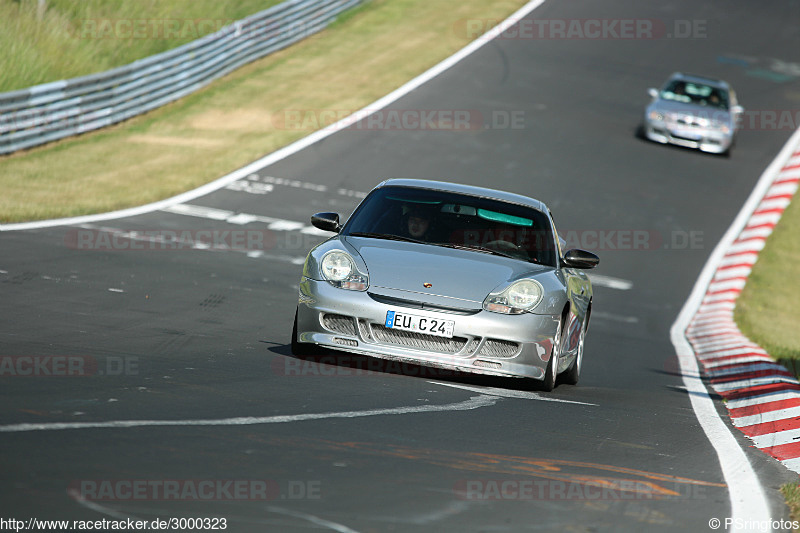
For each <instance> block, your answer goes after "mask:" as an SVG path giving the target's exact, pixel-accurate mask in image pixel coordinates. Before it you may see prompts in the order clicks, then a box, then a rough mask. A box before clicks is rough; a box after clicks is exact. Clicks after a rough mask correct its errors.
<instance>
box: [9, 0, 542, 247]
mask: <svg viewBox="0 0 800 533" xmlns="http://www.w3.org/2000/svg"><path fill="white" fill-rule="evenodd" d="M543 3H544V0H531V1H530V2H528V3H527V4H525V5H524V6H522V7H521V8H520V9H518V10H517V11H516V12H515V13H513V14H512V15H511V16H509V17H508V18H507V19H505V20H504V21H503V22H501V23H500V24H498V25H497V26H495V27H494V28H492V31H491V36H489V35H485V36H482V37H481V38H479V39H475V40H474V41H472V42H471V43H469V44H468V45H466V46H465V47H464V48H462V49H461V50H459V51H458V52H456V53H455V54H453V55H451V56H450V57H448V58H446V59H444V60H443V61H441V62H439V63H437V64H436V65H434V66H433V67H431V68H429V69H428V70H426V71H425V72H423V73H422V74H420V75H419V76H417V77H416V78H414V79H413V80H411V81H409V82H407V83H405V84H404V85H402V86H401V87H399V88H397V89H395V90H394V91H392V92H391V93H389V94H387V95H386V96H384V97H382V98H380V99H378V100H377V101H375V102H373V103H371V104H369V105H368V106H366V107H365V108H363V109H361V110H360V111H356V112H355V113H353V114H352V115H350V117H345V118H343V119H342V120H340V121H339V122H336V123H334V124H331V125H330V126H328V127H327V128H325V129H322V130H319V131H316V132H314V133H312V134H311V135H308V136H306V137H303V138H302V139H300V140H298V141H295V142H293V143H292V144H290V145H289V146H285V147H283V148H281V149H280V150H277V151H275V152H273V153H271V154H269V155H267V156H265V157H262V158H261V159H259V160H257V161H254V162H252V163H250V164H249V165H247V166H246V167H242V168H240V169H238V170H235V171H233V172H231V173H230V174H228V175H226V176H223V177H221V178H219V179H216V180H214V181H212V182H211V183H207V184H205V185H203V186H202V187H198V188H197V189H193V190H191V191H187V192H185V193H182V194H179V195H177V196H173V197H172V198H167V199H165V200H161V201H158V202H153V203H150V204H146V205H141V206H138V207H132V208H129V209H122V210H120V211H111V212H109V213H101V214H98V215H85V216H80V217H70V218H56V219H50V220H38V221H36V222H22V223H18V224H0V231H18V230H26V229H39V228H49V227H53V226H65V225H77V224H87V223H91V222H98V221H101V220H111V219H115V218H123V217H132V216H136V215H142V214H145V213H151V212H153V211H158V210H159V209H165V208H167V207H169V206H171V205H175V204H180V203H183V202H188V201H189V200H194V199H195V198H199V197H200V196H203V195H206V194H209V193H212V192H214V191H217V190H219V189H221V188H223V187H225V186H227V185H230V184H231V183H233V182H234V181H237V180H240V179H242V178H246V177H247V176H249V175H251V174H253V173H256V172H258V171H259V170H262V169H263V168H264V167H267V166H270V165H272V164H275V163H277V162H278V161H281V160H283V159H286V158H287V157H289V156H291V155H294V154H296V153H297V152H299V151H301V150H303V149H305V148H308V147H309V146H311V145H312V144H314V143H316V142H318V141H321V140H322V139H325V138H326V137H329V136H331V135H333V134H334V133H336V132H337V131H339V130H340V129H342V128H343V126H344V125H345V124H351V123H352V122H353V120H354V119H353V117H355V116H358V117H360V118H366V117H367V116H370V115H372V114H373V113H375V112H377V111H380V110H381V109H383V108H385V107H386V106H388V105H390V104H392V103H394V102H396V101H397V100H399V99H400V98H402V97H403V96H405V95H407V94H409V93H410V92H411V91H413V90H414V89H417V88H418V87H420V86H421V85H423V84H425V83H427V82H428V81H430V80H432V79H433V78H435V77H436V76H438V75H440V74H441V73H443V72H445V71H446V70H448V69H450V68H451V67H453V66H455V65H456V64H457V63H459V62H460V61H461V60H462V59H464V58H466V57H468V56H469V55H470V54H472V53H474V52H476V51H477V50H479V49H480V48H481V47H483V46H484V45H486V44H488V43H490V42H492V41H493V38H494V37H497V36H499V35H503V32H505V31H506V30H507V29H508V28H510V27H511V26H513V25H514V24H517V23H518V22H519V20H520V19H521V18H523V17H524V16H525V15H527V14H528V13H530V12H531V11H533V10H534V9H536V8H537V7H539V6H540V5H542V4H543Z"/></svg>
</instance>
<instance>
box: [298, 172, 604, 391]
mask: <svg viewBox="0 0 800 533" xmlns="http://www.w3.org/2000/svg"><path fill="white" fill-rule="evenodd" d="M311 220H312V224H313V225H314V226H315V227H317V228H320V229H323V230H327V231H331V232H334V233H335V235H334V236H332V237H331V238H330V239H328V240H327V241H325V242H323V243H322V244H320V245H318V246H317V247H315V248H314V249H313V250H311V251H310V252H309V254H308V257H307V258H306V261H305V265H304V266H303V274H302V278H301V280H300V291H299V300H298V306H297V311H296V314H295V322H294V329H293V332H292V352H293V353H294V354H295V355H299V356H306V355H312V354H314V353H315V352H316V351H317V350H318V349H319V348H320V347H323V348H325V349H333V350H341V351H346V352H350V353H355V354H362V355H367V356H371V357H376V358H381V359H389V360H393V361H402V362H405V363H411V364H417V365H422V366H427V367H435V368H444V369H449V370H456V371H463V372H472V373H479V374H489V375H495V376H510V377H525V378H533V379H534V380H539V381H540V382H541V384H542V387H543V388H544V389H546V390H552V388H553V387H554V386H555V384H556V379H557V378H558V377H559V374H561V380H562V381H563V382H566V383H572V384H574V383H577V381H578V377H579V375H580V370H581V364H582V360H583V351H584V339H585V335H586V331H587V328H588V326H589V317H590V314H591V308H592V295H593V293H592V284H591V282H590V281H589V279H588V277H587V276H586V274H585V273H584V272H583V269H588V268H592V267H594V266H595V265H597V263H598V262H599V259H598V258H597V256H596V255H594V254H592V253H589V252H585V251H582V250H570V251H567V252H566V253H562V249H561V246H562V242H563V241H561V240H560V239H559V237H558V234H557V233H556V229H555V226H554V223H553V218H552V216H551V214H550V211H549V210H548V209H547V207H546V206H545V205H544V204H543V203H542V202H540V201H538V200H534V199H532V198H528V197H525V196H520V195H517V194H511V193H506V192H501V191H496V190H491V189H484V188H479V187H472V186H466V185H455V184H450V183H443V182H436V181H427V180H407V179H394V180H387V181H384V182H383V183H381V184H379V185H378V186H377V187H376V188H375V189H373V190H372V191H371V192H370V193H369V195H367V197H366V198H365V199H364V200H363V201H362V202H361V204H360V205H359V206H358V207H357V208H356V210H355V211H354V212H353V214H352V216H351V217H350V218H349V220H348V221H347V222H346V223H345V224H344V225H340V221H339V215H338V214H337V213H317V214H316V215H314V216H313V217H312V219H311Z"/></svg>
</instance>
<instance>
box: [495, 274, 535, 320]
mask: <svg viewBox="0 0 800 533" xmlns="http://www.w3.org/2000/svg"><path fill="white" fill-rule="evenodd" d="M543 296H544V289H542V286H541V285H540V284H539V282H538V281H534V280H532V279H523V280H520V281H517V282H515V283H512V284H511V285H509V286H508V287H506V288H505V289H503V290H502V291H500V292H493V293H492V294H490V295H489V296H487V297H486V299H485V300H484V301H483V308H484V309H485V310H487V311H491V312H493V313H503V314H506V315H518V314H520V313H524V312H525V311H530V310H531V309H533V308H534V307H536V306H537V305H539V302H541V301H542V297H543Z"/></svg>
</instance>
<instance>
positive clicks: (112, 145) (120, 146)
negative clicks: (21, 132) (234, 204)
mask: <svg viewBox="0 0 800 533" xmlns="http://www.w3.org/2000/svg"><path fill="white" fill-rule="evenodd" d="M0 1H2V0H0ZM137 1H139V0H137ZM524 3H525V2H524V0H494V1H493V2H486V1H485V0H436V1H435V2H431V1H429V0H391V1H389V0H373V1H372V2H370V3H368V4H366V5H365V6H363V7H361V8H359V9H357V10H356V12H354V13H351V14H348V15H347V16H346V17H343V19H344V20H343V21H341V22H340V23H338V24H335V25H334V26H333V27H332V28H329V29H327V30H325V31H323V32H322V33H320V34H319V35H317V36H314V37H312V38H309V39H306V40H304V41H303V42H301V43H298V44H296V45H294V46H292V47H290V48H288V49H286V50H283V51H281V52H278V53H276V54H273V55H270V56H268V57H266V58H264V59H261V60H259V61H257V62H255V63H252V64H250V65H248V66H246V67H244V68H242V69H239V70H238V71H236V72H234V73H232V74H230V75H229V76H227V77H225V78H224V79H221V80H218V81H217V82H215V83H213V84H211V85H210V86H209V87H207V88H206V89H204V90H202V91H199V92H197V93H195V94H193V95H191V96H189V97H187V98H184V99H182V100H180V101H178V102H175V103H173V104H170V105H168V106H165V107H163V108H160V109H158V110H156V111H153V112H152V113H149V114H147V115H144V116H140V117H137V118H134V119H132V120H129V121H127V122H125V123H122V124H119V125H117V126H114V127H111V128H107V129H104V130H100V131H98V132H94V133H90V134H86V135H82V136H80V137H75V138H70V139H65V140H63V141H59V142H57V143H53V144H51V145H47V146H43V147H39V148H35V149H32V150H29V151H26V152H21V153H17V154H12V155H10V156H6V157H0V188H1V189H2V190H3V194H2V195H0V222H19V221H26V220H37V219H44V218H54V217H64V216H76V215H82V214H90V213H98V212H104V211H109V210H114V209H121V208H125V207H131V206H136V205H141V204H145V203H148V202H153V201H156V200H159V199H163V198H167V197H169V196H173V195H175V194H178V193H181V192H183V191H186V190H189V189H192V188H195V187H198V186H200V185H202V184H204V183H208V182H209V181H212V180H214V179H216V178H218V177H220V176H222V175H224V174H226V173H228V172H231V171H232V170H234V169H236V168H240V167H242V166H244V165H246V164H248V163H250V162H252V161H254V160H256V159H258V158H260V157H262V156H264V155H266V154H268V153H270V152H273V151H275V150H276V149H278V148H280V147H282V146H285V145H287V144H289V143H291V142H292V141H295V140H297V139H299V138H301V137H303V136H305V135H307V134H309V133H310V131H309V130H307V129H302V130H301V129H297V128H286V127H284V126H283V124H284V120H283V119H284V117H285V116H286V113H287V112H289V111H292V110H307V111H309V112H310V113H311V114H312V115H313V114H315V113H317V112H320V111H325V110H334V111H337V112H338V111H341V110H357V109H361V108H362V107H364V106H366V105H368V104H370V103H372V102H374V101H375V100H377V99H378V98H380V97H381V96H383V95H385V94H387V93H389V92H391V91H392V90H393V89H395V88H397V87H399V86H400V85H402V84H403V83H405V82H406V81H408V80H409V79H411V78H413V77H414V76H416V75H417V74H420V73H421V72H423V71H425V70H426V69H427V68H429V67H431V66H432V65H434V64H436V63H437V62H439V61H441V60H442V59H444V58H446V57H447V56H449V55H451V54H452V53H453V52H455V51H457V50H458V49H460V48H462V47H463V46H465V45H466V44H467V40H466V38H465V36H464V35H463V32H461V33H459V32H458V31H456V30H455V28H457V27H458V25H459V23H460V22H462V21H463V20H465V19H469V18H479V19H484V18H485V19H489V20H501V19H503V18H504V17H506V16H508V15H509V14H511V13H512V12H513V11H515V10H516V9H517V8H519V7H520V6H521V5H523V4H524ZM321 125H322V126H324V125H325V124H321Z"/></svg>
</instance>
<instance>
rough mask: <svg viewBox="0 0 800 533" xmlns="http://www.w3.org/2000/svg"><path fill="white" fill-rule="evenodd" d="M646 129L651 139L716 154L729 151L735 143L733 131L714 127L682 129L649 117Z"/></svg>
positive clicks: (646, 133) (646, 134)
mask: <svg viewBox="0 0 800 533" xmlns="http://www.w3.org/2000/svg"><path fill="white" fill-rule="evenodd" d="M644 129H645V136H646V137H647V138H648V139H650V140H651V141H655V142H658V143H662V144H674V145H677V146H683V147H686V148H695V149H698V150H702V151H703V152H710V153H714V154H721V153H724V152H727V151H728V149H729V148H730V147H731V144H732V143H733V133H724V132H722V131H719V130H716V129H712V128H693V129H691V130H681V129H677V128H674V127H672V126H671V125H669V124H667V123H666V122H662V121H655V120H650V119H647V120H646V121H645V128H644Z"/></svg>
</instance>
